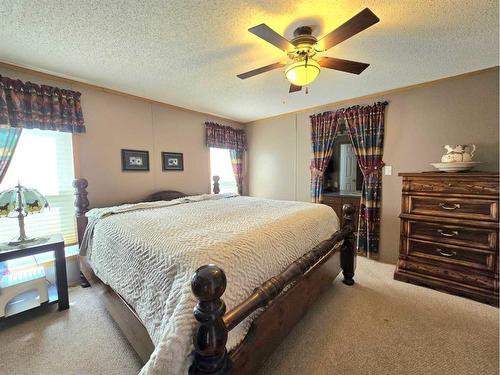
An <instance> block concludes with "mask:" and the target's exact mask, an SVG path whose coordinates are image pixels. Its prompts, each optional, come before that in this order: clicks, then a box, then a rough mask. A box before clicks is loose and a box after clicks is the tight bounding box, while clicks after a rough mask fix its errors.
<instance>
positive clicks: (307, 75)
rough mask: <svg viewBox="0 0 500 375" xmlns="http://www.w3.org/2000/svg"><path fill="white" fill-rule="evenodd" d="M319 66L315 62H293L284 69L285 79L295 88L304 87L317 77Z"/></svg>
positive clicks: (309, 60) (308, 60)
mask: <svg viewBox="0 0 500 375" xmlns="http://www.w3.org/2000/svg"><path fill="white" fill-rule="evenodd" d="M319 72H320V66H319V64H318V62H317V61H316V60H313V59H307V60H305V59H304V60H301V61H297V62H294V63H292V64H290V65H288V66H287V67H286V68H285V75H286V79H288V81H289V82H290V83H292V84H294V85H295V86H306V85H308V84H309V83H311V82H312V81H314V80H315V79H316V77H317V76H318V75H319Z"/></svg>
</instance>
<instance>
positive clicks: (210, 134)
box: [205, 122, 247, 151]
mask: <svg viewBox="0 0 500 375" xmlns="http://www.w3.org/2000/svg"><path fill="white" fill-rule="evenodd" d="M205 130H206V138H207V146H208V147H215V148H225V149H230V150H237V151H243V150H246V149H247V135H246V133H245V131H244V130H243V129H235V128H232V127H230V126H224V125H220V124H217V123H215V122H206V123H205Z"/></svg>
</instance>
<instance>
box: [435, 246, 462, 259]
mask: <svg viewBox="0 0 500 375" xmlns="http://www.w3.org/2000/svg"><path fill="white" fill-rule="evenodd" d="M436 251H437V252H438V253H439V254H441V255H442V256H444V257H448V258H450V257H453V256H455V255H457V252H456V251H452V252H451V253H447V252H446V251H444V250H442V249H439V248H438V249H436Z"/></svg>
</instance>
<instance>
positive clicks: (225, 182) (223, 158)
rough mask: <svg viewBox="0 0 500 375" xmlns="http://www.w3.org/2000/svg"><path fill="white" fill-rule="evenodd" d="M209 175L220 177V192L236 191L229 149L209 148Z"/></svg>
mask: <svg viewBox="0 0 500 375" xmlns="http://www.w3.org/2000/svg"><path fill="white" fill-rule="evenodd" d="M210 175H211V176H219V177H220V180H219V186H220V192H221V193H237V192H238V186H237V185H236V179H235V178H234V173H233V167H232V165H231V155H230V152H229V150H226V149H223V148H213V147H211V148H210Z"/></svg>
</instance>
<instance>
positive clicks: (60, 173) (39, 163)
mask: <svg viewBox="0 0 500 375" xmlns="http://www.w3.org/2000/svg"><path fill="white" fill-rule="evenodd" d="M74 177H75V175H74V167H73V144H72V134H71V133H62V132H56V131H49V130H38V129H23V132H22V133H21V137H20V138H19V143H18V144H17V148H16V151H15V153H14V156H13V158H12V161H11V163H10V166H9V169H8V170H7V174H6V175H5V177H4V179H3V181H2V183H1V184H0V191H3V190H6V189H10V188H13V187H14V186H15V185H17V182H18V181H20V182H21V185H23V186H26V187H31V188H35V189H37V190H38V191H39V192H40V193H42V194H43V195H44V196H45V197H46V198H47V200H48V202H49V206H50V209H46V210H45V211H44V212H43V213H41V214H32V215H28V216H27V217H26V218H25V226H26V234H27V235H28V236H30V237H38V236H46V235H49V234H53V233H62V235H63V236H64V241H65V243H66V245H70V244H74V243H76V242H77V241H76V222H75V208H74V205H73V204H74V195H73V188H72V182H73V179H74ZM0 227H1V228H2V230H1V231H0V242H5V241H10V240H11V239H13V238H16V237H17V236H19V226H18V221H17V219H13V218H1V219H0Z"/></svg>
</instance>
